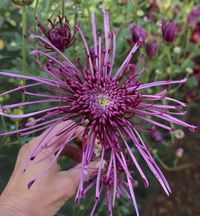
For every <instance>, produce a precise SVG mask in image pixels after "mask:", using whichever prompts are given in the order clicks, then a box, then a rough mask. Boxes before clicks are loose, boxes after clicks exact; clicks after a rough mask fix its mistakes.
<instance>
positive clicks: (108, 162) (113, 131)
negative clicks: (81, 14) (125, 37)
mask: <svg viewBox="0 0 200 216" xmlns="http://www.w3.org/2000/svg"><path fill="white" fill-rule="evenodd" d="M102 13H103V16H104V34H102V33H100V32H98V33H97V31H96V23H95V15H94V14H92V35H93V45H92V46H90V47H93V50H92V51H91V49H89V45H88V44H87V41H86V39H85V36H84V34H83V32H82V31H81V28H80V27H79V26H77V27H76V31H77V33H79V35H80V37H81V39H82V41H83V45H84V48H85V51H86V54H85V55H84V56H80V57H78V58H77V63H76V64H75V63H72V62H71V61H70V60H69V58H68V57H67V56H65V55H64V54H63V53H62V52H61V51H62V50H64V48H65V47H66V45H65V43H60V41H62V40H60V37H61V36H60V34H53V35H54V37H53V39H52V38H51V37H50V38H49V37H47V36H48V35H46V34H45V33H44V34H45V36H46V37H47V39H46V38H44V37H42V36H40V35H37V34H36V35H34V37H35V39H36V40H38V41H40V42H41V43H43V44H44V45H45V47H48V48H50V49H51V50H53V51H54V52H56V53H57V55H51V54H49V53H48V52H44V51H41V50H33V51H32V52H31V54H32V55H34V58H35V60H36V63H37V64H38V65H39V66H40V67H41V68H42V69H43V71H44V72H45V73H47V74H48V75H49V78H42V77H36V76H26V75H20V74H14V73H9V72H0V75H2V76H8V77H13V78H19V79H26V80H28V81H29V82H28V84H26V85H24V86H20V87H18V88H15V89H12V90H10V91H7V92H5V93H2V94H1V95H0V96H3V95H6V94H11V93H13V92H15V91H20V92H21V93H23V94H25V95H28V96H29V99H31V100H29V101H27V102H22V103H16V104H10V105H2V106H0V115H2V116H5V117H9V118H16V119H22V118H24V119H26V118H30V117H34V120H33V121H32V122H28V123H26V124H25V125H24V127H23V128H21V129H18V130H16V131H10V132H4V133H3V132H2V133H1V134H0V135H1V136H6V135H12V134H18V135H21V136H23V135H29V134H33V133H35V132H41V131H43V130H45V129H46V130H47V131H46V134H49V133H51V131H52V130H53V128H54V127H55V126H56V125H57V124H59V123H60V122H64V121H68V120H71V122H70V124H69V126H67V127H65V128H62V129H61V131H60V132H59V133H58V134H57V136H58V135H59V137H62V136H66V134H69V138H68V139H67V140H65V142H63V144H62V145H60V146H56V143H57V142H56V137H55V141H53V142H52V141H51V140H49V142H46V141H45V142H44V140H42V141H41V142H40V143H39V145H38V146H36V147H35V149H34V150H33V152H32V153H31V155H30V157H29V158H28V161H27V162H26V163H25V168H24V170H26V168H27V166H28V165H29V161H30V160H37V155H38V154H39V153H40V152H41V151H43V149H47V148H50V147H52V146H55V148H51V149H52V150H51V152H50V156H52V157H53V159H52V163H53V162H54V161H55V160H56V159H57V158H58V157H59V154H60V153H61V152H62V150H63V149H64V148H65V146H67V145H68V143H70V142H71V141H72V140H74V139H75V138H76V137H77V136H80V135H81V136H82V137H83V152H82V162H81V163H82V171H81V181H80V184H79V187H78V190H77V195H76V201H77V202H79V201H80V199H81V198H84V197H85V195H86V193H87V192H88V191H89V190H90V189H91V188H93V187H95V198H94V207H93V209H92V212H91V215H94V211H95V208H96V206H97V204H98V202H99V200H100V197H101V196H104V194H105V196H106V203H107V206H108V212H109V215H112V208H113V207H114V206H115V203H116V199H117V198H119V197H120V196H121V195H123V196H126V197H127V198H128V199H130V200H132V202H133V205H134V208H135V211H136V215H139V210H138V206H137V203H136V198H135V194H134V185H135V184H134V182H135V181H136V180H135V177H134V176H133V175H132V170H134V171H135V170H137V171H138V172H139V174H140V175H141V178H142V180H143V183H144V186H145V187H148V186H149V181H148V179H147V177H146V176H145V174H144V172H143V171H142V169H141V167H140V164H139V162H138V161H137V158H136V154H135V153H136V152H138V153H139V154H140V155H141V156H142V158H143V160H144V161H145V162H146V164H147V166H148V167H149V169H150V170H151V171H152V173H153V174H154V176H155V177H156V178H157V180H158V182H159V183H160V184H161V186H162V187H163V189H164V191H165V192H166V194H167V195H169V194H170V193H171V189H170V187H169V184H168V182H167V180H166V179H165V177H164V175H163V174H162V172H161V170H160V169H159V167H158V166H157V164H156V163H155V161H154V159H153V157H152V156H151V154H150V152H149V150H148V148H147V147H146V145H145V143H144V141H143V139H142V136H141V133H144V132H145V130H144V129H145V128H146V127H147V128H148V127H149V126H152V125H153V126H156V127H160V128H163V129H166V130H168V131H172V130H174V129H173V128H172V127H171V126H170V123H173V124H175V125H179V126H183V127H186V128H188V129H189V130H190V131H194V129H195V128H196V127H195V126H193V125H190V124H188V123H186V122H184V121H182V120H180V119H179V118H177V117H179V116H181V115H185V112H184V111H182V110H181V109H182V108H183V107H186V104H185V103H183V102H181V101H179V100H176V99H174V98H171V97H168V96H167V93H168V88H167V86H168V85H172V84H181V83H184V82H186V79H183V80H176V81H174V80H166V81H156V82H150V83H140V82H139V81H138V78H139V77H140V75H141V73H143V72H144V68H143V69H142V70H138V65H133V64H131V60H132V58H133V56H134V53H135V52H136V51H137V50H138V48H139V47H140V46H141V44H142V43H143V40H144V37H143V36H144V35H145V34H144V32H143V31H135V30H134V31H135V32H136V33H138V32H139V33H138V34H137V40H135V45H134V46H133V47H132V49H131V51H130V53H129V54H128V55H127V57H126V58H125V59H124V60H123V61H122V63H121V65H120V67H118V68H117V67H116V65H115V56H116V50H117V44H116V32H115V31H113V32H111V30H110V25H109V15H108V13H107V12H106V11H105V10H103V9H102ZM52 28H53V27H52ZM54 30H55V29H54ZM50 35H51V34H50ZM57 37H58V38H57ZM170 37H171V36H170ZM135 38H136V37H135ZM103 44H105V45H103ZM102 53H103V55H102ZM40 56H42V57H43V59H44V58H45V59H46V62H45V63H44V62H41V61H40V59H41V58H40ZM82 59H84V61H83V62H86V63H82V61H81V60H82ZM158 86H163V89H162V90H161V91H160V92H157V93H156V94H148V92H147V89H149V88H153V87H158ZM165 87H166V88H165ZM163 100H165V103H166V104H164V103H163ZM35 104H37V105H38V104H39V105H40V104H47V105H49V108H46V109H42V108H41V109H39V110H35V111H33V112H29V113H25V114H19V115H14V114H12V112H7V111H8V110H12V109H15V108H18V107H23V106H25V107H26V106H34V105H35ZM37 107H38V106H37ZM138 122H140V123H138ZM144 125H145V126H144ZM80 126H84V127H83V128H82V130H81V131H80ZM78 129H79V130H78ZM77 131H79V132H78V133H77ZM96 148H98V149H99V153H98V154H97V153H96ZM95 159H99V160H100V162H99V163H100V166H99V168H98V170H97V171H95V172H94V173H93V174H92V175H91V176H90V182H89V183H88V185H87V187H85V188H84V181H85V179H86V176H87V166H88V164H89V163H90V162H91V161H92V160H95ZM44 160H45V158H44ZM49 166H51V164H50V165H49ZM45 172H46V170H44V171H43V173H40V174H39V176H38V177H36V178H35V179H34V180H32V181H31V182H30V183H29V187H31V185H32V184H33V183H34V182H35V181H36V180H39V178H40V177H41V176H42V175H44V173H45ZM66 190H67V188H66Z"/></svg>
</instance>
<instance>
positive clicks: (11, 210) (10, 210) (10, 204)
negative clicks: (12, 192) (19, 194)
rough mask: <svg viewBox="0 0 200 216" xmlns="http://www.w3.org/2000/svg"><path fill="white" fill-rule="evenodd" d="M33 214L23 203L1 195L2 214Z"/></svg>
mask: <svg viewBox="0 0 200 216" xmlns="http://www.w3.org/2000/svg"><path fill="white" fill-rule="evenodd" d="M5 215H6V216H32V215H31V214H30V212H28V211H26V208H23V205H22V204H20V202H18V201H16V202H15V201H14V200H13V199H2V197H0V216H5Z"/></svg>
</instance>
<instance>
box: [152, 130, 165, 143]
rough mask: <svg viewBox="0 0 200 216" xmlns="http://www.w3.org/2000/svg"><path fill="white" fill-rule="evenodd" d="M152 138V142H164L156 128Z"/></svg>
mask: <svg viewBox="0 0 200 216" xmlns="http://www.w3.org/2000/svg"><path fill="white" fill-rule="evenodd" d="M150 137H151V140H152V141H153V142H162V141H163V136H162V134H161V132H160V131H159V130H157V129H155V128H153V130H152V132H151V136H150Z"/></svg>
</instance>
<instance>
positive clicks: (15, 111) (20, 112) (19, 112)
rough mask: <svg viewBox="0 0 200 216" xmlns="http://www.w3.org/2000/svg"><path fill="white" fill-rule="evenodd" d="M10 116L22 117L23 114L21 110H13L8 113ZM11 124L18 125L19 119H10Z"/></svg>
mask: <svg viewBox="0 0 200 216" xmlns="http://www.w3.org/2000/svg"><path fill="white" fill-rule="evenodd" d="M10 113H11V114H12V115H22V114H24V113H23V110H21V109H14V110H13V111H11V112H10ZM10 120H11V121H12V122H14V123H19V122H20V120H21V119H14V118H11V119H10Z"/></svg>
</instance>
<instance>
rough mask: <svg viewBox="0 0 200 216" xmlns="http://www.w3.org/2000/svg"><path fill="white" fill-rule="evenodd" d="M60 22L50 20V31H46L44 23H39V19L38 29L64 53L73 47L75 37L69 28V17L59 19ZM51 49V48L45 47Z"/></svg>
mask: <svg viewBox="0 0 200 216" xmlns="http://www.w3.org/2000/svg"><path fill="white" fill-rule="evenodd" d="M58 18H59V21H58V22H56V21H55V20H54V21H53V22H52V21H51V20H50V19H49V20H48V22H49V23H50V24H51V28H50V29H46V28H45V27H44V26H43V25H42V23H40V22H39V20H38V18H36V19H37V22H38V27H39V28H40V30H41V31H42V32H43V34H44V35H45V36H46V37H47V38H48V40H49V41H50V42H51V43H52V44H53V45H54V46H55V47H56V48H58V49H59V50H60V51H62V52H63V51H64V50H65V49H67V48H68V47H70V46H71V45H72V43H73V42H74V36H75V35H73V36H72V35H71V30H70V27H69V22H68V19H67V17H65V16H64V17H60V16H59V17H58ZM45 48H49V47H45Z"/></svg>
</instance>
